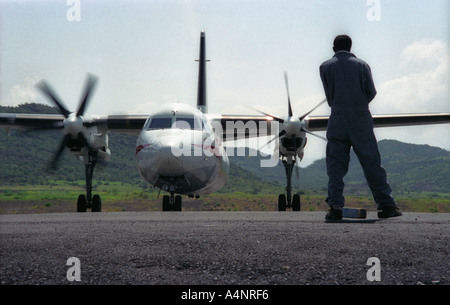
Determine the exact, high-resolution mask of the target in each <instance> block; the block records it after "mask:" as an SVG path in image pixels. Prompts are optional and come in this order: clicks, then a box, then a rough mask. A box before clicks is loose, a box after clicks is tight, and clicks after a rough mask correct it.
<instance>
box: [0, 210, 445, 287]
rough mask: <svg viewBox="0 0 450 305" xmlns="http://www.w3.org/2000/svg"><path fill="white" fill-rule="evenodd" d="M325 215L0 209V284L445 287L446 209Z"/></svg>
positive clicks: (321, 213) (302, 213) (303, 213)
mask: <svg viewBox="0 0 450 305" xmlns="http://www.w3.org/2000/svg"><path fill="white" fill-rule="evenodd" d="M324 216H325V212H303V211H302V212H165V213H163V212H111V213H90V212H88V213H59V214H29V215H28V214H20V215H0V283H1V284H2V285H9V284H28V285H35V284H40V285H42V284H44V285H97V284H98V285H107V284H119V285H137V284H139V285H308V284H311V285H322V284H327V285H328V284H330V285H335V284H336V285H338V284H339V285H349V284H350V285H354V284H356V285H366V284H367V285H380V284H381V285H384V284H386V285H397V284H406V285H422V284H425V285H445V284H447V285H448V284H449V283H450V264H449V251H450V239H449V236H450V234H449V233H450V214H431V213H404V215H403V216H402V217H399V218H395V219H384V220H379V219H378V218H377V215H376V212H368V218H367V219H365V220H354V219H349V220H344V221H343V222H340V223H326V222H325V220H324Z"/></svg>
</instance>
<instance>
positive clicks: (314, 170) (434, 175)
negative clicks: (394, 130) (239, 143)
mask: <svg viewBox="0 0 450 305" xmlns="http://www.w3.org/2000/svg"><path fill="white" fill-rule="evenodd" d="M378 147H379V150H380V154H381V159H382V166H383V167H384V169H385V170H386V172H387V174H388V180H389V183H390V184H391V186H392V188H393V189H394V190H395V192H396V193H398V192H420V191H427V192H449V191H450V188H449V186H450V175H449V173H450V152H449V151H447V150H444V149H441V148H437V147H431V146H429V145H415V144H407V143H402V142H399V141H395V140H382V141H379V142H378ZM261 159H266V158H263V157H261V156H259V155H258V156H255V157H230V160H231V162H233V163H235V164H236V165H237V166H239V167H242V168H244V169H246V170H248V171H250V172H252V173H255V174H256V175H257V176H258V177H264V180H267V181H270V182H272V183H275V184H280V185H283V186H284V185H285V183H286V176H285V172H284V167H283V165H282V164H281V162H279V164H278V166H276V167H273V168H263V167H261V166H260V160H261ZM292 179H293V180H292V181H293V182H292V183H293V186H294V187H295V188H296V189H297V190H296V191H305V190H308V189H311V190H322V191H325V190H326V189H327V183H328V176H327V169H326V162H325V158H323V159H320V160H317V161H315V162H314V163H313V164H311V165H310V166H308V167H306V168H299V169H298V176H297V175H296V173H295V171H294V173H293V175H292ZM344 180H345V183H346V189H350V188H351V189H352V190H353V191H361V192H367V191H368V190H369V189H368V186H367V182H366V180H365V177H364V173H363V171H362V168H361V165H360V164H359V160H358V158H357V156H356V154H355V153H354V152H353V150H352V151H351V155H350V165H349V171H348V173H347V175H346V176H345V179H344Z"/></svg>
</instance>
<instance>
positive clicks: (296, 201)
mask: <svg viewBox="0 0 450 305" xmlns="http://www.w3.org/2000/svg"><path fill="white" fill-rule="evenodd" d="M287 207H292V211H300V195H298V194H295V195H294V196H292V205H291V206H289V205H288V203H287V202H286V195H284V194H280V195H278V211H280V212H284V211H286V208H287Z"/></svg>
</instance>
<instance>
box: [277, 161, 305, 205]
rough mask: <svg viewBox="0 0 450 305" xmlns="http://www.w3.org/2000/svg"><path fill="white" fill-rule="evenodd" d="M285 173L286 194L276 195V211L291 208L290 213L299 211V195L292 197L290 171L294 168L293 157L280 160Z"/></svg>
mask: <svg viewBox="0 0 450 305" xmlns="http://www.w3.org/2000/svg"><path fill="white" fill-rule="evenodd" d="M282 163H283V166H284V169H285V172H286V180H287V185H286V194H287V196H286V195H285V194H280V195H278V211H286V208H292V211H300V195H298V194H295V195H294V196H292V170H293V168H294V166H295V157H292V156H289V157H286V159H283V160H282Z"/></svg>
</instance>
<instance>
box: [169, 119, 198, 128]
mask: <svg viewBox="0 0 450 305" xmlns="http://www.w3.org/2000/svg"><path fill="white" fill-rule="evenodd" d="M175 128H180V129H191V130H202V121H201V120H199V119H197V118H195V117H190V118H183V117H177V118H175Z"/></svg>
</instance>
